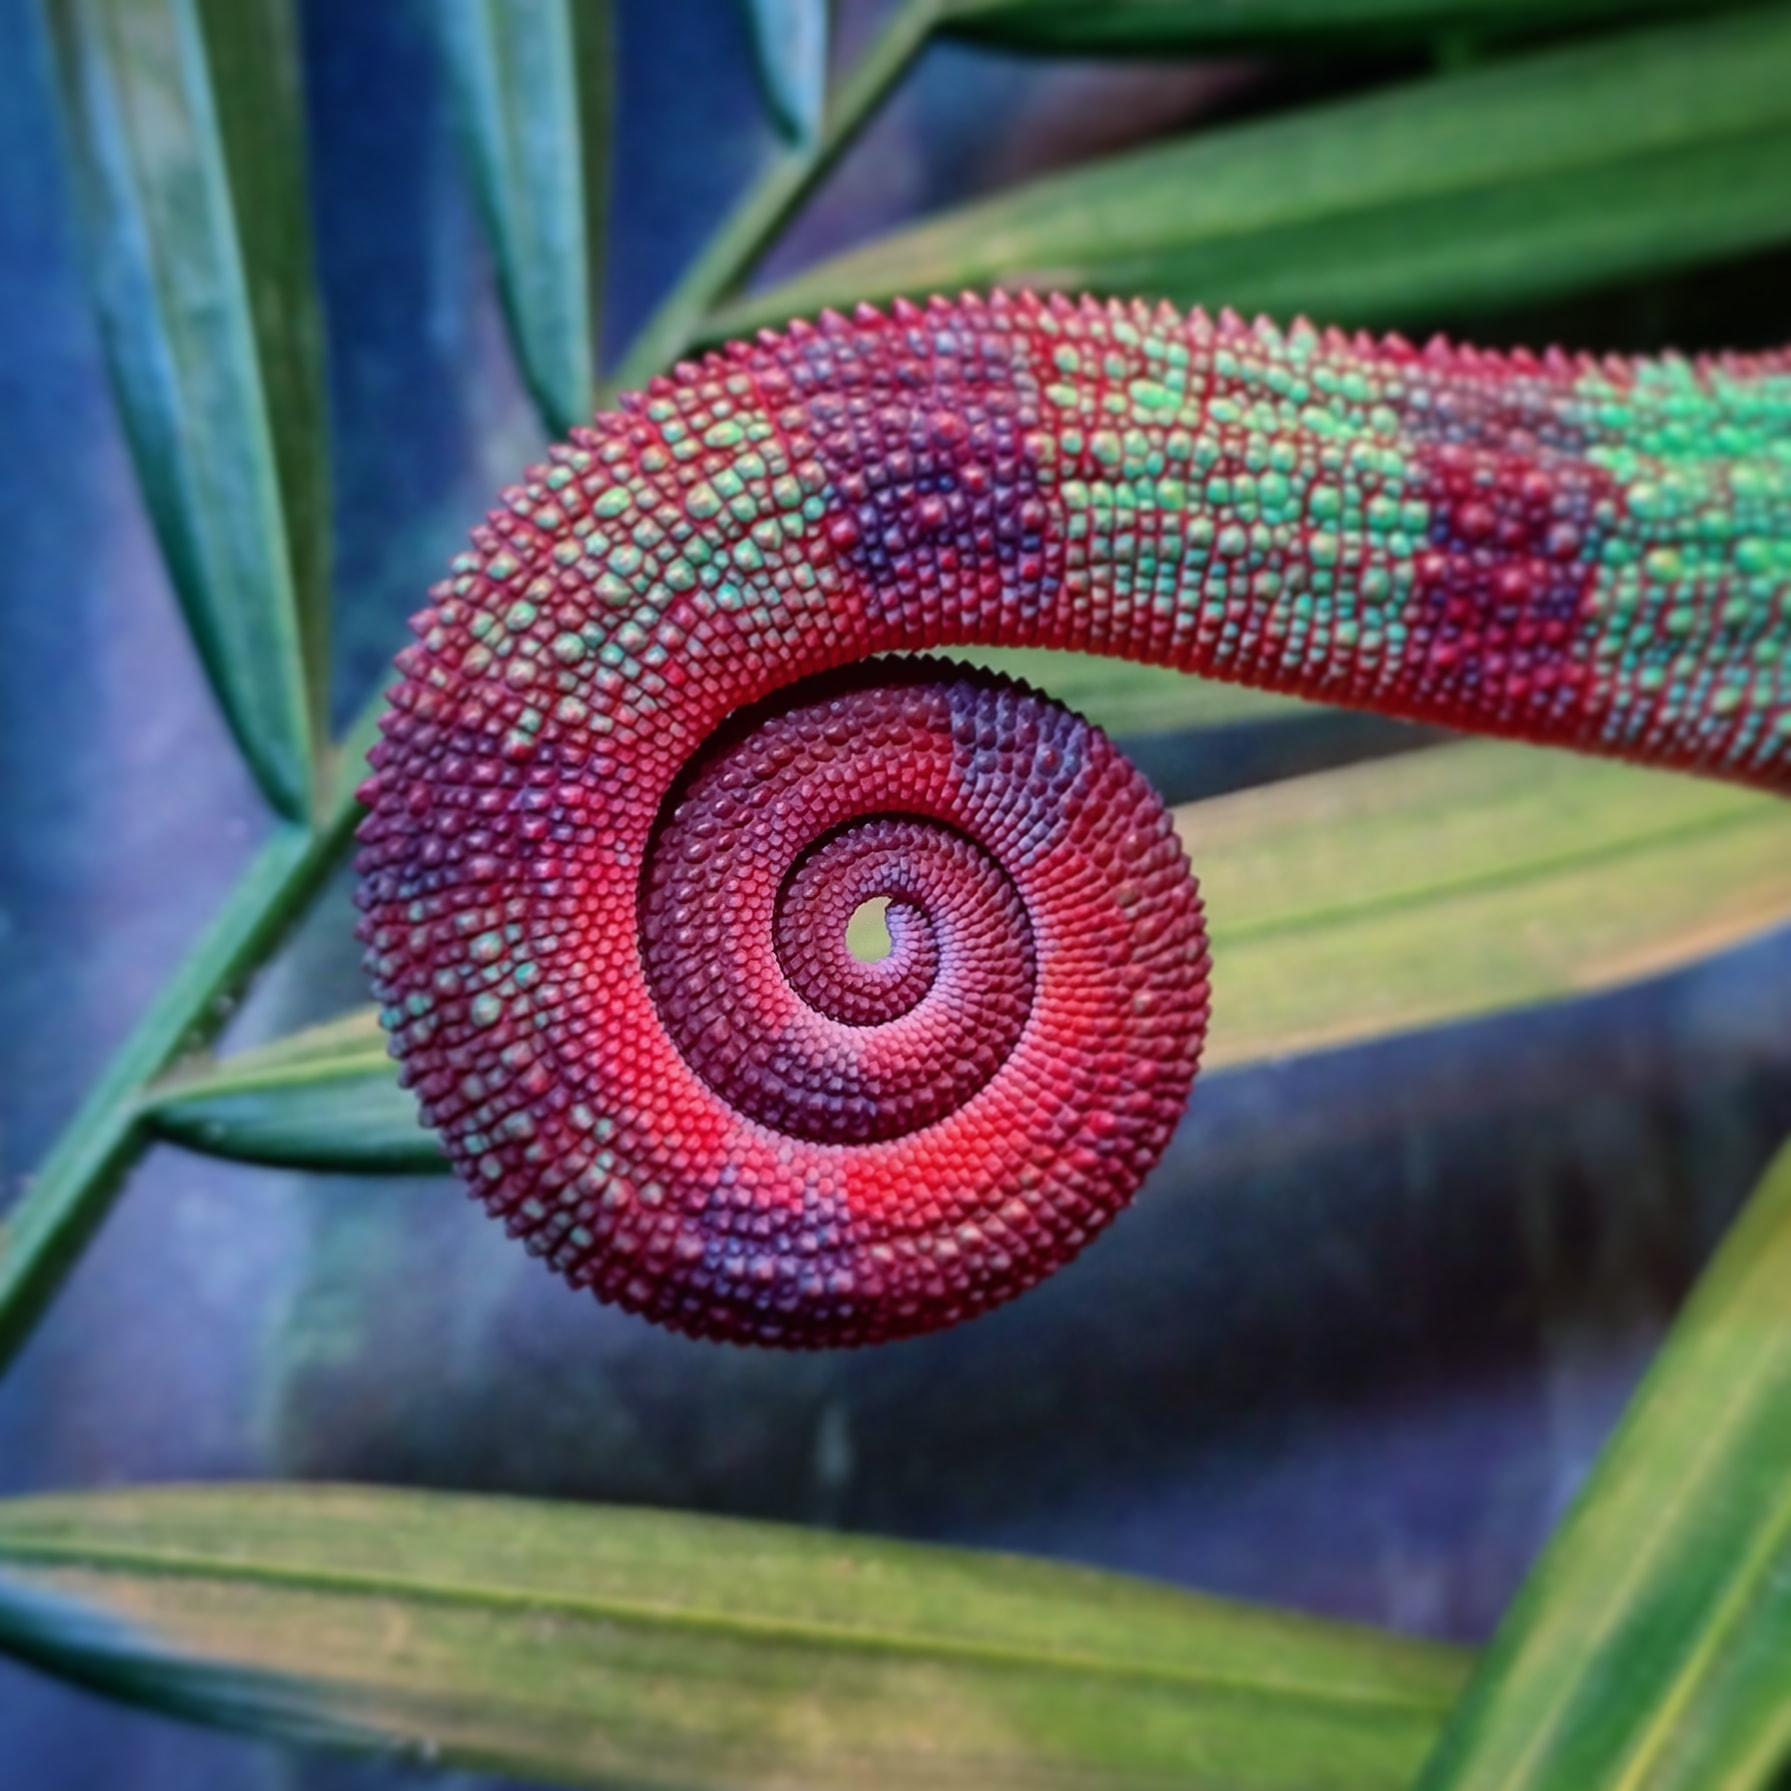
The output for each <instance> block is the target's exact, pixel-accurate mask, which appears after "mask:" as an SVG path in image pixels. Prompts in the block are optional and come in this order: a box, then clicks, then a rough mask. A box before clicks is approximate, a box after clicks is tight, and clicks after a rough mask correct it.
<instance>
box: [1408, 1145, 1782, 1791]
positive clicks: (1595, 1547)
mask: <svg viewBox="0 0 1791 1791" xmlns="http://www.w3.org/2000/svg"><path fill="white" fill-rule="evenodd" d="M1788 1762H1791V1149H1788V1150H1786V1151H1784V1152H1782V1153H1781V1154H1780V1156H1779V1158H1778V1161H1777V1162H1776V1163H1775V1164H1774V1165H1773V1167H1772V1168H1771V1169H1770V1170H1769V1171H1768V1173H1767V1176H1766V1179H1765V1181H1764V1182H1763V1183H1762V1184H1761V1186H1760V1188H1759V1189H1758V1191H1757V1192H1756V1193H1755V1195H1754V1197H1753V1200H1752V1202H1751V1203H1750V1205H1749V1207H1748V1209H1747V1211H1746V1212H1745V1213H1744V1214H1743V1215H1742V1217H1741V1219H1740V1221H1739V1222H1738V1223H1737V1225H1736V1226H1735V1228H1734V1230H1733V1232H1732V1233H1731V1234H1730V1236H1729V1238H1728V1239H1727V1241H1726V1242H1725V1243H1724V1244H1723V1246H1722V1249H1721V1250H1720V1251H1719V1252H1718V1254H1717V1257H1716V1260H1715V1261H1714V1262H1713V1263H1712V1264H1711V1266H1710V1268H1709V1270H1708V1271H1707V1272H1706V1274H1705V1276H1704V1278H1703V1280H1702V1281H1701V1282H1700V1283H1699V1285H1698V1287H1697V1289H1696V1291H1695V1292H1694V1294H1693V1296H1692V1299H1691V1301H1690V1303H1689V1304H1688V1306H1687V1307H1686V1309H1685V1312H1684V1313H1683V1315H1682V1316H1681V1318H1680V1320H1679V1322H1678V1324H1677V1325H1675V1327H1674V1329H1673V1332H1672V1334H1671V1336H1670V1337H1669V1338H1668V1340H1667V1344H1666V1347H1665V1349H1664V1350H1663V1351H1662V1353H1661V1356H1660V1359H1659V1361H1658V1362H1657V1363H1656V1364H1655V1366H1654V1368H1653V1370H1652V1371H1651V1372H1650V1374H1649V1375H1648V1378H1647V1379H1646V1380H1645V1381H1644V1382H1643V1385H1642V1388H1641V1391H1640V1392H1639V1393H1638V1394H1637V1395H1636V1398H1635V1401H1634V1403H1633V1404H1632V1405H1631V1407H1630V1410H1629V1412H1628V1415H1627V1416H1626V1417H1625V1419H1624V1421H1623V1424H1622V1427H1621V1428H1620V1430H1619V1431H1618V1433H1617V1435H1616V1437H1615V1438H1614V1439H1613V1440H1612V1442H1611V1444H1610V1446H1609V1447H1608V1448H1607V1449H1606V1450H1605V1452H1604V1454H1603V1456H1602V1457H1601V1458H1600V1460H1599V1463H1598V1466H1597V1468H1596V1469H1595V1471H1594V1472H1593V1475H1592V1478H1591V1480H1590V1481H1589V1482H1588V1484H1587V1485H1586V1487H1585V1489H1584V1491H1583V1492H1582V1493H1581V1495H1580V1498H1579V1500H1578V1502H1577V1504H1576V1505H1575V1506H1574V1509H1573V1510H1572V1512H1571V1513H1570V1514H1569V1516H1568V1518H1567V1520H1566V1521H1565V1523H1563V1525H1562V1526H1561V1529H1560V1531H1559V1533H1558V1534H1557V1536H1556V1537H1555V1539H1554V1541H1553V1542H1552V1543H1551V1544H1550V1546H1549V1548H1548V1550H1547V1552H1546V1553H1545V1554H1544V1556H1543V1558H1542V1561H1541V1562H1540V1564H1539V1565H1538V1566H1537V1568H1536V1570H1535V1572H1534V1573H1533V1574H1532V1575H1531V1577H1530V1579H1529V1581H1528V1582H1527V1583H1526V1585H1525V1587H1524V1590H1523V1592H1522V1593H1521V1594H1520V1596H1519V1598H1518V1600H1517V1603H1516V1604H1515V1605H1514V1606H1513V1608H1512V1610H1511V1613H1510V1615H1509V1616H1508V1617H1507V1618H1506V1621H1505V1623H1504V1625H1503V1627H1502V1628H1501V1630H1500V1632H1499V1635H1498V1638H1497V1640H1496V1642H1495V1643H1494V1646H1493V1648H1492V1650H1491V1652H1490V1653H1489V1655H1488V1656H1487V1658H1486V1661H1485V1663H1484V1665H1483V1666H1482V1668H1481V1670H1480V1672H1479V1674H1478V1675H1477V1677H1476V1679H1475V1681H1474V1684H1473V1687H1472V1689H1471V1690H1470V1692H1469V1693H1468V1695H1467V1697H1466V1698H1465V1699H1464V1700H1463V1703H1462V1706H1461V1709H1460V1711H1459V1712H1458V1714H1457V1716H1456V1717H1455V1719H1454V1721H1453V1722H1452V1723H1451V1725H1450V1728H1449V1732H1448V1735H1447V1738H1446V1739H1445V1740H1444V1742H1443V1743H1442V1745H1441V1746H1440V1747H1439V1748H1438V1750H1437V1753H1436V1756H1435V1758H1434V1760H1433V1761H1432V1762H1431V1764H1430V1766H1429V1767H1428V1768H1427V1770H1426V1771H1425V1773H1424V1775H1423V1777H1422V1778H1421V1780H1420V1783H1421V1785H1422V1786H1423V1787H1424V1791H1476V1788H1479V1787H1487V1788H1488V1791H1490V1787H1492V1786H1495V1785H1496V1786H1497V1787H1499V1791H1544V1788H1553V1787H1559V1788H1560V1791H1616V1788H1617V1787H1622V1788H1623V1791H1694V1787H1695V1791H1770V1788H1771V1787H1773V1786H1776V1785H1778V1784H1781V1783H1782V1782H1783V1780H1782V1777H1780V1776H1778V1775H1780V1774H1782V1772H1783V1770H1784V1769H1785V1767H1786V1765H1787V1763H1788Z"/></svg>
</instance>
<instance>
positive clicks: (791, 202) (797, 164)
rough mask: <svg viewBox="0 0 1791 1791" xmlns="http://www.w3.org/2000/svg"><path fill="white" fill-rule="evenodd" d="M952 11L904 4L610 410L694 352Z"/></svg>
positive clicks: (652, 332) (681, 293)
mask: <svg viewBox="0 0 1791 1791" xmlns="http://www.w3.org/2000/svg"><path fill="white" fill-rule="evenodd" d="M944 10H945V0H903V3H902V4H901V5H900V6H898V7H897V8H896V11H895V13H894V14H893V16H892V17H891V18H890V19H889V21H888V23H887V24H885V26H884V27H883V30H882V32H881V33H880V34H879V36H878V37H877V39H876V41H875V42H874V43H873V44H872V45H871V47H870V48H869V49H868V50H867V51H866V52H865V53H864V55H863V56H862V57H861V58H860V59H859V61H858V63H857V64H856V66H855V67H854V68H853V70H852V72H851V73H850V74H849V75H848V76H847V77H846V79H845V80H844V81H843V82H842V83H841V84H840V87H839V89H838V91H837V92H836V93H835V94H834V95H833V97H832V100H831V101H830V103H829V105H828V109H827V122H826V125H825V128H824V129H823V130H822V132H821V135H820V137H819V138H817V139H816V141H815V143H814V144H813V145H812V146H810V147H809V148H807V149H801V150H786V151H783V152H782V153H780V154H779V156H778V158H777V160H776V161H774V162H773V163H772V164H771V166H770V167H769V168H767V169H766V170H765V172H764V173H763V174H761V175H760V176H759V178H758V180H757V181H756V182H755V183H754V184H753V186H752V187H751V188H750V189H749V190H748V192H747V194H746V196H745V197H744V198H743V199H742V200H741V201H740V203H739V204H738V205H736V206H735V208H734V210H733V213H732V214H731V215H730V217H729V218H728V221H727V222H726V223H725V224H723V225H722V227H721V228H720V229H719V230H718V231H717V232H716V233H715V235H714V236H713V237H712V238H711V239H710V240H709V243H708V246H707V247H706V248H705V249H704V250H703V252H702V254H700V255H699V256H698V257H697V258H696V260H695V261H694V262H692V263H691V265H690V267H689V268H688V269H686V271H685V273H684V277H683V278H682V279H681V280H679V282H678V284H677V285H676V286H674V287H673V288H672V290H671V292H670V293H668V294H667V295H666V297H665V299H664V301H663V302H662V303H661V304H660V306H659V308H658V310H657V311H655V312H654V313H653V315H652V316H651V317H650V318H649V319H648V320H647V322H646V324H645V325H644V326H643V327H642V329H641V331H640V334H639V335H637V336H636V337H635V339H634V341H633V343H632V344H630V346H629V349H628V353H627V354H626V355H625V356H624V357H623V359H622V363H621V365H620V366H619V367H617V369H616V372H615V377H614V379H613V381H612V382H611V383H610V384H609V386H608V387H607V388H606V390H605V393H604V396H603V398H602V400H601V402H602V403H603V404H604V405H608V404H609V403H611V402H612V401H613V400H614V397H615V394H616V393H617V392H618V391H624V390H627V389H628V388H630V387H633V386H639V385H641V384H643V383H644V382H645V381H646V380H647V379H648V378H649V377H650V376H651V375H652V374H655V373H657V372H659V371H660V370H661V369H663V368H665V367H667V366H669V365H670V364H671V363H672V362H673V361H675V360H676V359H677V358H678V356H679V355H681V354H682V353H683V352H684V351H685V349H686V348H688V347H689V345H690V343H691V340H692V338H693V337H694V335H695V333H696V326H697V325H698V324H699V323H700V322H701V321H702V319H703V317H704V316H705V314H706V313H707V312H708V311H710V310H711V309H712V308H713V307H714V305H715V304H716V303H717V302H718V301H719V300H721V299H724V298H726V297H727V296H728V295H729V294H730V293H731V292H732V291H733V290H734V289H735V288H736V287H737V286H738V285H739V284H740V282H741V281H742V280H744V279H745V278H746V276H747V275H748V274H749V273H751V272H752V269H753V266H754V264H755V263H756V262H757V261H758V259H759V257H760V256H761V255H763V254H764V253H765V251H766V250H767V249H768V248H769V247H770V246H771V244H772V242H773V241H774V240H775V239H776V237H777V234H778V232H779V231H781V230H782V229H783V227H784V225H785V224H786V223H788V221H789V220H790V217H791V216H792V214H793V213H794V212H795V211H796V210H797V208H798V207H799V206H800V205H801V204H802V203H803V202H804V200H806V199H807V198H808V196H809V195H810V194H811V193H812V192H813V191H814V190H815V188H816V187H817V186H818V185H819V184H820V183H821V181H822V180H823V179H824V178H825V177H826V176H827V174H828V173H829V171H830V170H831V169H832V168H833V166H834V164H835V163H836V162H837V161H838V160H839V158H840V156H841V155H842V154H844V153H845V151H846V149H847V148H848V147H850V145H851V143H852V140H853V139H854V138H855V137H856V136H857V135H858V133H859V131H860V130H862V129H863V128H864V126H865V125H866V124H867V123H868V122H869V120H870V118H871V116H872V115H873V114H874V113H875V112H876V110H877V108H878V106H880V105H881V104H882V102H883V100H884V99H885V97H886V96H887V95H888V93H889V91H890V89H891V88H892V87H894V86H895V84H896V83H897V82H898V81H899V80H900V79H901V78H902V76H903V75H904V74H905V73H906V72H907V70H908V67H909V65H910V64H911V63H912V62H913V61H914V58H915V57H916V56H917V55H918V54H919V53H920V50H921V49H922V47H923V46H924V45H925V43H926V41H927V39H928V37H929V36H930V35H931V34H932V31H933V27H934V26H935V25H936V24H937V23H938V21H939V19H940V17H941V15H942V14H943V12H944Z"/></svg>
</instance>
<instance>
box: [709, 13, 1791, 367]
mask: <svg viewBox="0 0 1791 1791" xmlns="http://www.w3.org/2000/svg"><path fill="white" fill-rule="evenodd" d="M1787 68H1791V8H1787V7H1785V6H1783V5H1779V6H1773V7H1769V8H1766V9H1763V10H1756V11H1750V12H1747V13H1743V14H1739V15H1734V16H1727V17H1721V18H1716V19H1706V20H1702V21H1700V22H1698V23H1695V24H1688V25H1680V26H1675V27H1672V28H1669V29H1656V30H1652V31H1647V32H1639V33H1633V34H1628V35H1625V36H1622V37H1618V38H1607V39H1602V40H1598V41H1595V42H1592V43H1589V44H1585V45H1582V46H1579V47H1576V48H1573V49H1570V50H1560V51H1553V52H1550V53H1548V54H1546V55H1534V56H1526V57H1521V58H1516V59H1513V60H1510V61H1506V62H1502V63H1497V64H1493V65H1490V66H1487V67H1484V68H1481V69H1477V70H1473V71H1471V72H1468V73H1463V74H1454V75H1448V76H1442V77H1436V78H1432V79H1426V80H1422V81H1415V82H1412V83H1409V84H1407V85H1404V86H1400V87H1395V88H1391V89H1387V90H1384V91H1381V92H1377V93H1373V94H1370V95H1368V96H1367V97H1365V98H1353V99H1348V100H1343V101H1339V102H1336V103H1333V104H1329V105H1323V106H1313V107H1308V108H1305V109H1302V110H1300V111H1298V112H1294V113H1291V114H1287V115H1283V116H1279V117H1274V118H1269V119H1266V120H1262V121H1257V122H1252V123H1247V124H1241V125H1235V126H1231V127H1228V128H1223V129H1218V130H1209V131H1203V132H1201V133H1200V134H1198V135H1196V136H1192V137H1188V138H1185V139H1181V140H1179V141H1174V142H1169V143H1165V144H1161V145H1157V146H1153V147H1150V148H1147V149H1142V150H1137V151H1134V152H1131V153H1129V154H1125V155H1120V156H1115V157H1112V158H1110V159H1108V160H1106V161H1102V162H1097V163H1094V164H1092V165H1089V166H1087V167H1083V168H1078V169H1076V170H1074V171H1072V172H1069V173H1065V174H1061V175H1057V176H1054V177H1052V178H1049V179H1045V180H1040V181H1035V182H1033V183H1031V184H1030V185H1027V186H1023V187H1019V188H1016V189H1014V190H1012V191H1010V192H1006V193H1002V194H998V195H997V196H995V197H994V198H991V199H988V200H984V201H982V202H980V203H978V204H975V205H969V206H964V207H961V208H959V209H957V210H954V211H950V212H947V213H945V214H943V215H942V216H940V217H938V218H935V219H933V220H931V221H930V222H927V223H923V224H920V225H917V226H915V227H914V228H912V229H909V230H904V231H900V232H898V233H896V234H894V235H892V236H888V237H884V238H882V239H880V240H878V241H876V242H872V243H870V244H868V245H867V246H865V247H864V248H861V249H856V250H853V251H851V252H850V253H847V254H845V255H841V256H839V257H837V258H835V259H834V260H831V261H828V262H825V263H823V264H822V265H820V266H819V267H815V268H812V269H810V270H808V271H806V272H804V273H801V274H798V275H797V276H795V278H793V279H791V280H789V281H786V282H785V283H783V284H782V285H779V286H775V287H773V288H771V289H770V290H769V291H767V292H763V293H758V294H755V295H753V296H752V297H751V298H749V299H747V300H744V301H742V302H741V303H739V304H737V305H733V306H730V307H728V308H727V309H725V310H723V311H722V312H720V313H719V314H718V315H716V316H715V317H713V318H711V319H710V320H709V322H708V324H707V325H705V334H706V336H707V337H708V338H709V339H711V340H714V339H719V338H723V337H727V336H733V335H740V334H743V333H745V332H747V331H749V330H751V329H753V328H756V327H757V326H759V325H761V324H775V323H780V322H782V321H783V320H784V319H786V318H788V317H790V316H793V315H798V314H806V313H812V312H814V311H817V310H819V309H821V308H822V307H823V306H827V305H835V306H848V307H849V306H850V305H851V304H853V303H855V302H857V301H859V300H862V299H872V300H880V299H887V298H890V297H893V296H895V295H897V294H901V293H906V294H909V295H911V296H915V295H919V296H924V295H925V294H927V293H929V292H933V291H940V292H948V293H949V292H956V291H958V290H960V289H961V288H963V287H967V286H983V285H988V284H998V285H1006V286H1024V285H1031V286H1034V287H1038V288H1041V289H1044V288H1058V289H1062V290H1066V291H1071V292H1075V291H1081V290H1084V289H1087V290H1092V291H1100V292H1110V293H1118V294H1122V295H1141V296H1146V297H1150V298H1167V299H1171V300H1174V301H1175V302H1176V303H1178V304H1195V303H1200V304H1205V305H1207V306H1209V307H1214V308H1216V307H1218V306H1221V305H1232V306H1236V307H1238V308H1239V309H1241V310H1246V311H1253V310H1258V309H1260V310H1265V311H1274V312H1279V313H1283V314H1289V313H1293V312H1305V313H1307V314H1310V315H1312V316H1314V317H1317V318H1320V319H1322V320H1324V321H1326V322H1336V323H1367V324H1375V325H1380V326H1388V325H1396V324H1413V323H1419V324H1421V323H1427V322H1429V321H1431V320H1434V319H1435V318H1437V317H1439V316H1443V315H1453V314H1459V313H1461V312H1464V311H1469V310H1473V309H1476V308H1483V307H1486V306H1489V305H1495V304H1499V303H1503V302H1507V301H1512V300H1516V299H1520V298H1533V297H1537V296H1541V295H1545V294H1550V293H1558V292H1564V291H1567V290H1569V289H1572V288H1574V287H1580V286H1585V285H1589V284H1591V283H1593V282H1596V281H1600V280H1608V279H1613V278H1615V277H1617V276H1619V275H1625V274H1634V273H1639V272H1642V271H1645V270H1648V269H1656V268H1666V267H1672V266H1676V265H1681V264H1687V263H1691V262H1695V261H1697V260H1700V259H1703V258H1707V257H1710V256H1715V255H1720V254H1725V253H1731V252H1735V251H1739V250H1741V249H1744V248H1748V247H1752V246H1756V245H1758V244H1761V243H1766V242H1772V241H1776V240H1780V239H1782V238H1784V237H1785V236H1786V235H1787V234H1791V80H1787V79H1786V78H1785V71H1786V69H1787Z"/></svg>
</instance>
